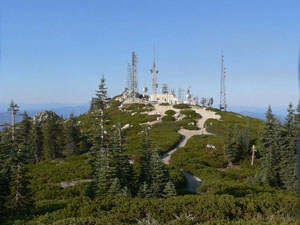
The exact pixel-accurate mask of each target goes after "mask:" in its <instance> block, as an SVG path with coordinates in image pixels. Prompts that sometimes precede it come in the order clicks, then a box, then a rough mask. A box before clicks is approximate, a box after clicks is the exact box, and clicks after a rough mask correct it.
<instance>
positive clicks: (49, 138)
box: [43, 116, 63, 159]
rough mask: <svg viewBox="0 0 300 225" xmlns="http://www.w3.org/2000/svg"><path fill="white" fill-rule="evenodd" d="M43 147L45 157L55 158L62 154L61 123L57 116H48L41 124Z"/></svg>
mask: <svg viewBox="0 0 300 225" xmlns="http://www.w3.org/2000/svg"><path fill="white" fill-rule="evenodd" d="M43 136H44V148H45V155H46V158H47V159H55V158H58V157H60V156H61V155H62V146H63V143H62V140H63V139H62V138H63V135H62V125H61V123H60V121H59V118H57V117H55V116H50V117H49V118H47V119H46V122H45V124H44V126H43Z"/></svg>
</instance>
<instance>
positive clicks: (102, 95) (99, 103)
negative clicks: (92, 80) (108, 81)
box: [94, 76, 107, 110]
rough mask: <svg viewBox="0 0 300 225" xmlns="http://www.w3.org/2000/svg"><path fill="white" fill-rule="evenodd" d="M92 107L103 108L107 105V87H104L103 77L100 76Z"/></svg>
mask: <svg viewBox="0 0 300 225" xmlns="http://www.w3.org/2000/svg"><path fill="white" fill-rule="evenodd" d="M94 105H95V106H94V108H95V109H101V110H104V109H105V108H106V105H107V88H106V87H105V78H104V76H102V78H101V82H100V85H99V89H98V90H97V91H96V98H94Z"/></svg>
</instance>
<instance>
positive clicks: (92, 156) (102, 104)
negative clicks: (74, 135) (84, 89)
mask: <svg viewBox="0 0 300 225" xmlns="http://www.w3.org/2000/svg"><path fill="white" fill-rule="evenodd" d="M96 96H97V97H96V98H93V104H94V106H93V107H92V111H91V112H90V115H91V119H92V120H94V121H95V123H94V126H93V127H92V129H91V131H92V134H91V136H92V137H91V139H92V148H91V150H90V152H89V164H90V165H91V175H92V176H95V173H96V168H95V165H96V160H98V164H99V163H100V161H99V159H100V152H101V151H102V150H103V149H104V146H106V145H108V139H109V138H108V134H107V131H106V130H105V127H104V126H105V124H107V123H108V122H109V121H110V118H109V117H108V115H107V113H106V112H105V109H106V107H107V88H106V87H105V79H104V77H102V79H101V83H100V85H99V90H97V91H96Z"/></svg>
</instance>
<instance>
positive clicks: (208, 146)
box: [206, 144, 216, 149]
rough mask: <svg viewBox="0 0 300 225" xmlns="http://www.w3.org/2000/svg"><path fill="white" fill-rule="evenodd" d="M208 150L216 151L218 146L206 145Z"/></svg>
mask: <svg viewBox="0 0 300 225" xmlns="http://www.w3.org/2000/svg"><path fill="white" fill-rule="evenodd" d="M206 148H211V149H216V146H214V145H211V144H207V145H206Z"/></svg>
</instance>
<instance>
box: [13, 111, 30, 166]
mask: <svg viewBox="0 0 300 225" xmlns="http://www.w3.org/2000/svg"><path fill="white" fill-rule="evenodd" d="M30 130H31V121H30V118H29V116H28V114H27V112H26V111H25V112H24V114H23V120H22V121H21V122H20V123H19V129H18V131H17V137H16V141H17V144H18V148H19V149H22V151H23V155H24V157H25V159H24V160H25V161H26V163H31V162H32V153H31V149H30V147H31V146H30Z"/></svg>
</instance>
